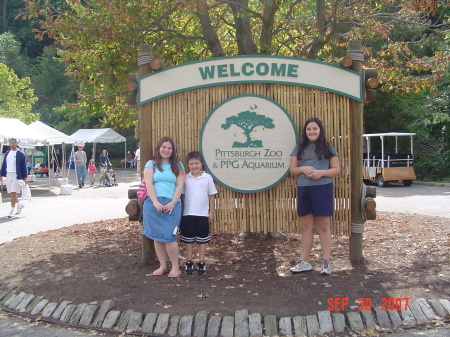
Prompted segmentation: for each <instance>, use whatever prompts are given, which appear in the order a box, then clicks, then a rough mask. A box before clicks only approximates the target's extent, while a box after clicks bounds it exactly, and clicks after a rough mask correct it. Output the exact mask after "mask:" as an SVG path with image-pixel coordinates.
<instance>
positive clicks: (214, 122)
mask: <svg viewBox="0 0 450 337" xmlns="http://www.w3.org/2000/svg"><path fill="white" fill-rule="evenodd" d="M297 140H298V136H297V130H296V127H295V124H294V122H293V120H292V118H291V117H290V116H289V114H288V113H287V111H286V110H285V109H283V107H282V106H280V105H279V104H278V103H277V102H275V101H273V100H271V99H269V98H267V97H264V96H259V95H239V96H235V97H232V98H230V99H228V100H226V101H224V102H222V103H221V104H219V105H218V106H217V107H216V108H215V109H214V110H213V111H212V112H211V113H210V114H209V116H208V118H207V119H206V121H205V123H204V124H203V128H202V132H201V135H200V151H201V152H202V154H203V156H204V159H205V165H206V167H207V169H208V172H209V173H210V174H211V175H212V176H213V177H214V179H215V180H216V181H217V182H219V183H220V184H221V185H223V186H225V187H227V188H229V189H232V190H234V191H237V192H244V193H253V192H260V191H264V190H267V189H269V188H271V187H273V186H275V185H277V184H278V183H279V182H280V181H281V180H283V179H284V178H285V177H286V175H287V174H288V172H289V163H290V155H291V152H292V150H293V149H294V147H295V144H296V143H297Z"/></svg>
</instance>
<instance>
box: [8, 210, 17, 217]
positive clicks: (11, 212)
mask: <svg viewBox="0 0 450 337" xmlns="http://www.w3.org/2000/svg"><path fill="white" fill-rule="evenodd" d="M14 214H16V212H15V210H14V208H11V210H10V211H9V214H8V218H12V217H13V216H14Z"/></svg>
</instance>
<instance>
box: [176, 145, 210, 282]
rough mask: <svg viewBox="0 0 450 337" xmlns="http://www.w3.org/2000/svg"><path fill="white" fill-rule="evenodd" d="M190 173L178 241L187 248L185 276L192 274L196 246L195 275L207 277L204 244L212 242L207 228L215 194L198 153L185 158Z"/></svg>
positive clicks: (185, 189)
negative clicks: (197, 260) (193, 252)
mask: <svg viewBox="0 0 450 337" xmlns="http://www.w3.org/2000/svg"><path fill="white" fill-rule="evenodd" d="M186 163H187V165H188V168H189V173H188V174H187V175H186V179H185V180H184V207H183V216H182V218H181V223H180V241H181V242H184V243H185V244H186V261H187V262H186V269H185V272H186V274H192V273H193V271H194V269H193V268H194V262H192V249H193V246H194V243H195V242H196V243H197V248H198V249H197V250H198V259H199V262H198V263H197V274H198V275H203V274H205V273H206V264H205V252H206V244H207V243H208V242H210V241H211V236H210V235H209V225H210V224H212V223H213V221H214V199H215V195H216V194H217V189H216V186H215V185H214V181H213V179H212V177H211V175H209V174H208V173H206V172H204V171H203V158H202V155H201V154H200V152H198V151H193V152H190V153H189V154H188V155H187V157H186Z"/></svg>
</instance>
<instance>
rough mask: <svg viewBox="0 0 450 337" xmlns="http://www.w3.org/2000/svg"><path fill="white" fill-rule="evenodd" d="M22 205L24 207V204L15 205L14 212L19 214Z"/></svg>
mask: <svg viewBox="0 0 450 337" xmlns="http://www.w3.org/2000/svg"><path fill="white" fill-rule="evenodd" d="M24 207H25V205H24V204H18V205H17V212H16V214H20V212H22V208H24Z"/></svg>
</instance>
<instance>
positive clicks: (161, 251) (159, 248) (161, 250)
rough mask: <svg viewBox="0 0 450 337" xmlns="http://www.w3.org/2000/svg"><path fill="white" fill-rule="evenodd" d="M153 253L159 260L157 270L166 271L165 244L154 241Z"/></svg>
mask: <svg viewBox="0 0 450 337" xmlns="http://www.w3.org/2000/svg"><path fill="white" fill-rule="evenodd" d="M155 251H156V256H158V260H159V268H160V269H162V270H167V253H166V243H165V242H160V241H155Z"/></svg>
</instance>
